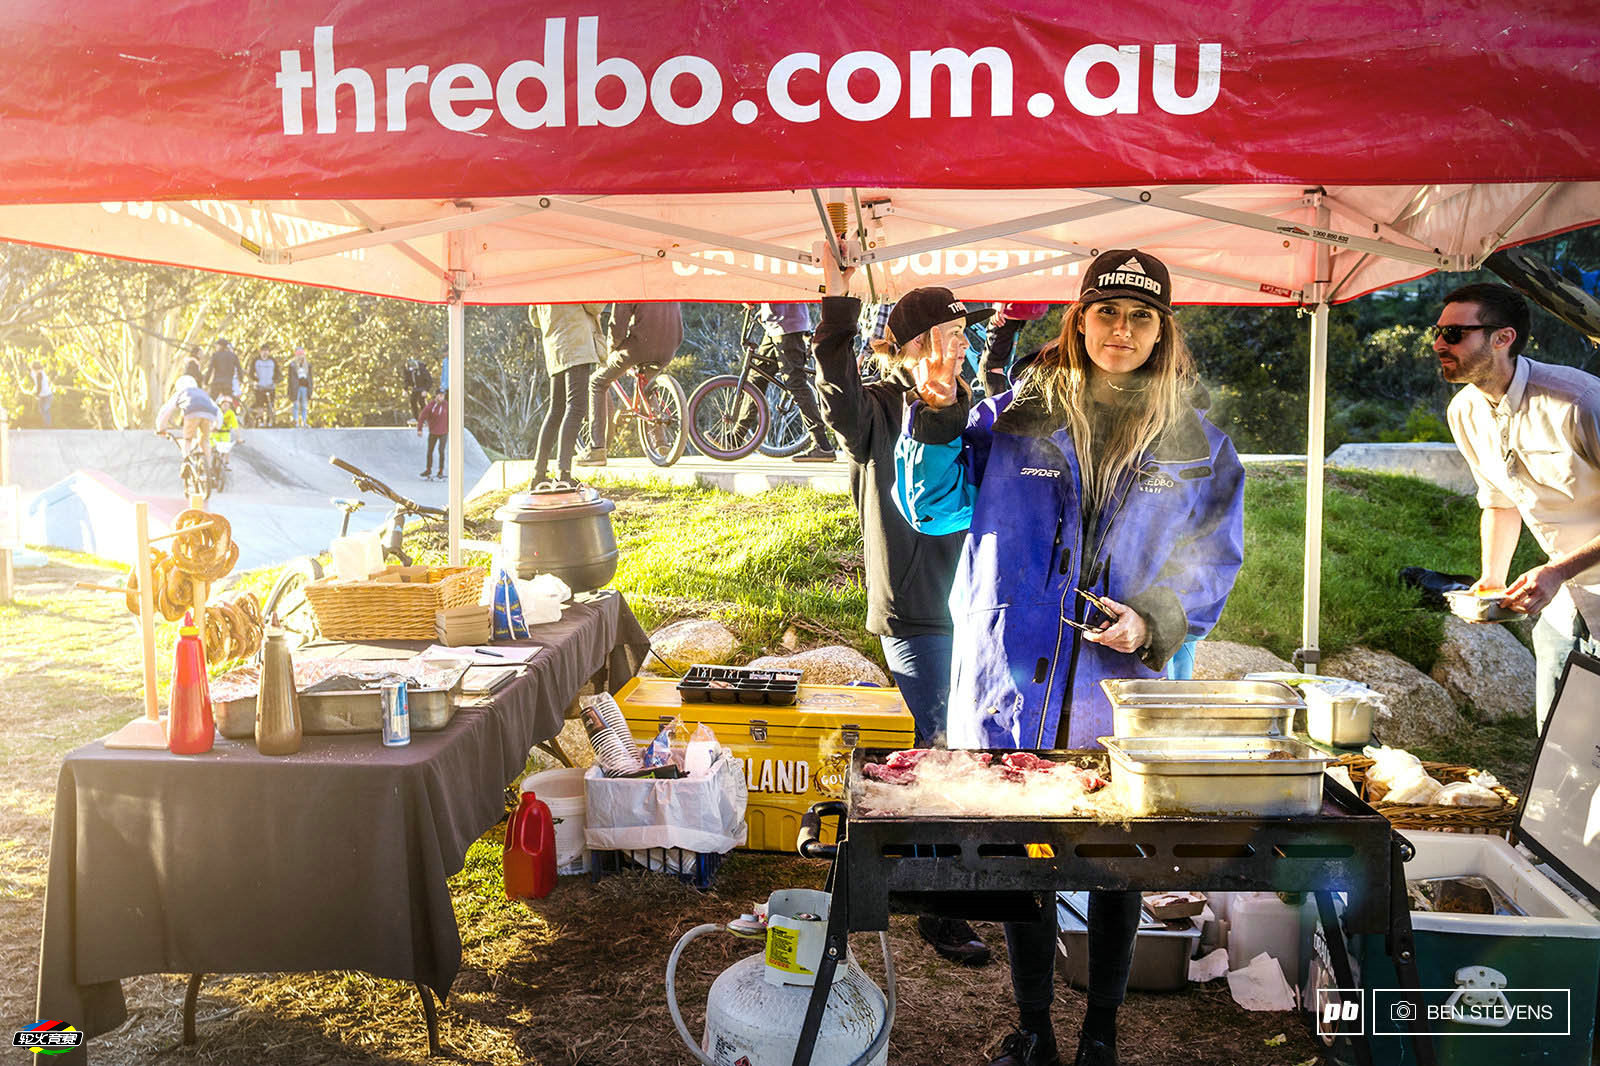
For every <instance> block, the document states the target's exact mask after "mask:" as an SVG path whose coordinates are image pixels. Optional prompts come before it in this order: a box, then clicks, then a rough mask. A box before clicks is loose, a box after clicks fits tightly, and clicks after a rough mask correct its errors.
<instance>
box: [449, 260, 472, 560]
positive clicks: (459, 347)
mask: <svg viewBox="0 0 1600 1066" xmlns="http://www.w3.org/2000/svg"><path fill="white" fill-rule="evenodd" d="M446 314H447V315H448V317H449V322H450V373H449V384H450V436H449V437H448V438H447V440H448V441H449V447H448V448H446V449H445V451H446V452H448V453H449V470H450V565H451V566H460V565H461V533H462V526H463V518H464V517H465V512H464V511H463V510H462V500H461V497H462V494H463V492H464V486H463V485H462V482H463V480H464V479H465V477H466V470H465V464H463V463H462V461H461V456H462V452H463V450H464V447H463V444H464V441H465V439H466V428H467V427H466V402H465V401H466V392H467V373H466V361H467V360H466V346H467V321H466V313H465V309H464V308H463V307H462V306H461V293H460V292H459V291H454V292H452V293H451V294H450V303H449V304H448V305H447V311H446Z"/></svg>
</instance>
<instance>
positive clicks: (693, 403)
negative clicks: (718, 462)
mask: <svg viewBox="0 0 1600 1066" xmlns="http://www.w3.org/2000/svg"><path fill="white" fill-rule="evenodd" d="M767 421H768V415H767V401H766V400H765V399H764V398H763V397H762V395H761V390H759V389H757V388H756V387H755V386H754V385H752V384H750V382H748V381H747V382H745V383H744V388H743V389H742V390H741V389H740V388H739V379H738V378H736V377H734V376H733V375H732V374H723V375H720V376H718V377H714V378H711V379H709V380H707V381H704V382H701V384H700V387H699V388H698V389H695V390H694V395H693V396H691V397H689V439H690V440H692V441H694V446H695V447H696V448H699V449H700V452H701V454H702V455H708V456H710V457H711V458H713V459H722V460H726V461H731V460H734V459H743V458H744V457H745V456H747V455H749V454H750V453H751V452H753V451H755V450H756V447H757V446H758V445H759V444H760V443H761V438H762V437H765V436H766V435H767Z"/></svg>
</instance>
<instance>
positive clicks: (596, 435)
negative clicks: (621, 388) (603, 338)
mask: <svg viewBox="0 0 1600 1066" xmlns="http://www.w3.org/2000/svg"><path fill="white" fill-rule="evenodd" d="M646 365H648V364H646V363H645V362H644V361H643V360H641V359H635V360H631V361H630V360H629V359H628V357H627V356H626V355H622V356H617V355H613V356H612V357H611V358H610V359H608V360H606V365H605V366H603V367H601V368H600V373H598V374H596V375H595V376H594V377H592V378H590V379H589V441H590V443H592V444H593V445H594V446H595V449H596V450H600V449H603V448H605V446H606V435H607V433H608V432H609V430H610V428H611V411H610V408H609V407H608V405H607V404H606V399H607V396H606V390H607V389H609V388H611V383H612V382H613V381H615V380H617V379H618V378H620V377H621V376H622V375H623V372H624V371H627V370H631V369H633V368H634V367H639V366H646Z"/></svg>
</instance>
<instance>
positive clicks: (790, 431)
mask: <svg viewBox="0 0 1600 1066" xmlns="http://www.w3.org/2000/svg"><path fill="white" fill-rule="evenodd" d="M766 393H767V410H768V411H770V412H771V413H772V421H771V424H770V425H769V426H768V427H767V435H766V436H765V437H762V438H761V454H762V455H770V456H772V457H773V458H774V459H787V458H788V457H789V456H791V455H793V454H795V453H796V452H798V451H800V450H801V449H803V448H805V446H806V445H808V444H810V443H811V434H810V433H808V432H806V423H805V419H803V418H801V417H800V405H799V404H797V403H795V402H794V396H792V395H791V394H790V392H789V390H788V389H786V388H784V387H783V386H782V385H780V384H778V383H777V382H775V381H769V382H767V387H766Z"/></svg>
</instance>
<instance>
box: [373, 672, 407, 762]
mask: <svg viewBox="0 0 1600 1066" xmlns="http://www.w3.org/2000/svg"><path fill="white" fill-rule="evenodd" d="M379 698H380V699H381V700H382V701H383V702H382V706H383V742H384V744H385V745H387V746H388V747H391V748H396V747H399V746H400V745H402V744H409V743H411V704H410V701H409V700H408V699H407V698H406V683H405V682H404V681H390V682H387V683H385V684H384V686H383V687H382V688H381V689H380V690H379Z"/></svg>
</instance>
